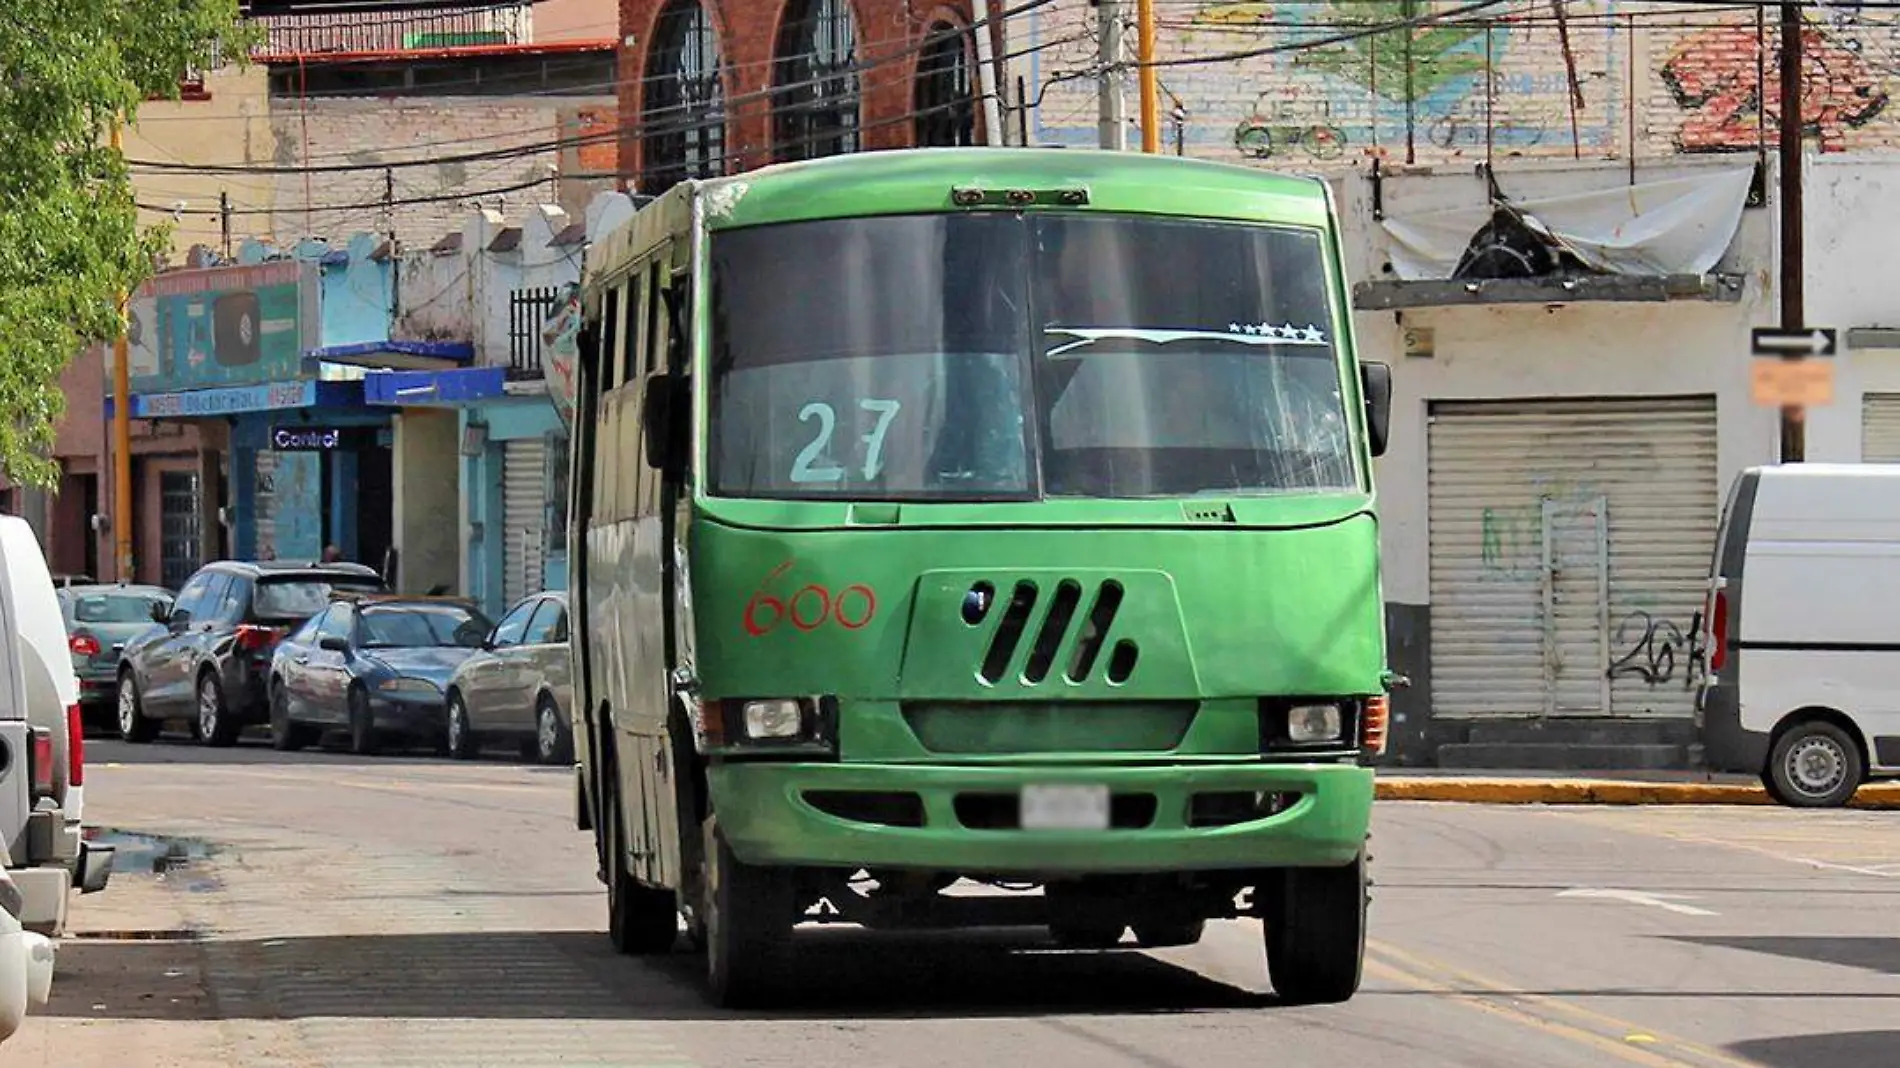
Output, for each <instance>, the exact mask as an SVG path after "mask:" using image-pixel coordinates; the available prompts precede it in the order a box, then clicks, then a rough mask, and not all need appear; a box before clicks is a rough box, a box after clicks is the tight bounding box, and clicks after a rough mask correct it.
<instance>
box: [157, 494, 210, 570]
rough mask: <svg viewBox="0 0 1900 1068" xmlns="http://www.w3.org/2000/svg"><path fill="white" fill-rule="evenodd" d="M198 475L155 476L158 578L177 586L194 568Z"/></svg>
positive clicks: (196, 566)
mask: <svg viewBox="0 0 1900 1068" xmlns="http://www.w3.org/2000/svg"><path fill="white" fill-rule="evenodd" d="M199 522H200V521H199V507H198V476H197V474H196V473H194V472H190V471H165V472H162V473H160V475H159V478H158V523H159V544H158V561H159V564H158V569H159V581H160V582H162V583H164V584H165V586H166V587H167V588H169V589H174V590H175V589H178V588H179V587H180V586H183V585H184V584H185V580H186V579H189V578H190V577H191V574H192V572H194V571H196V570H198V566H199V564H200V562H201V561H200V560H199V558H198V557H199V540H198V536H199Z"/></svg>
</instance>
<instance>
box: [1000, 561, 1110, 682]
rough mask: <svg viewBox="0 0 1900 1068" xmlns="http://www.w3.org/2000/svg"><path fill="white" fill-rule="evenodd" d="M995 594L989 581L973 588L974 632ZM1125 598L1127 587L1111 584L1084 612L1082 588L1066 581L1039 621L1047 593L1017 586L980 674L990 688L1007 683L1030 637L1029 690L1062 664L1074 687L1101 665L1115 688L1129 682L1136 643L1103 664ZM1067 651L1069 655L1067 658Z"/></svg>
mask: <svg viewBox="0 0 1900 1068" xmlns="http://www.w3.org/2000/svg"><path fill="white" fill-rule="evenodd" d="M996 592H997V591H996V587H994V586H992V585H991V584H989V583H988V582H979V583H977V584H976V585H974V586H972V587H970V591H969V593H968V594H966V595H965V596H964V599H963V621H964V622H965V623H967V624H969V625H970V626H973V627H974V626H977V625H979V624H980V623H982V622H983V620H984V619H985V618H987V617H988V615H989V610H990V607H991V605H992V604H993V603H994V601H995V600H996ZM1122 597H1123V590H1122V584H1121V583H1119V582H1116V581H1115V580H1114V579H1108V580H1107V581H1105V582H1103V583H1102V584H1101V585H1100V586H1097V587H1096V588H1095V590H1094V592H1093V594H1092V595H1091V596H1090V598H1089V601H1088V608H1087V610H1086V611H1082V610H1081V609H1082V602H1083V591H1082V584H1081V583H1079V582H1077V581H1075V580H1074V579H1063V580H1062V581H1061V582H1058V583H1056V587H1055V591H1054V592H1053V593H1052V594H1050V595H1049V597H1048V599H1047V606H1046V609H1045V611H1043V613H1042V614H1041V616H1040V617H1037V615H1036V608H1037V606H1038V604H1039V603H1042V602H1043V596H1042V590H1040V589H1039V588H1038V587H1037V586H1036V584H1035V583H1034V582H1031V581H1029V580H1027V579H1024V580H1022V581H1019V582H1017V583H1016V585H1015V586H1014V587H1013V588H1012V589H1011V590H1010V594H1009V600H1008V602H1007V603H1006V604H1005V605H1004V607H1003V618H1002V620H1001V621H1000V622H999V623H998V624H997V626H996V633H995V634H994V635H993V636H991V638H990V644H989V647H988V649H986V650H985V651H984V654H983V663H982V666H981V667H980V668H979V669H978V672H977V673H978V675H979V676H980V677H981V678H982V679H983V681H984V682H986V683H988V684H990V685H991V686H994V685H996V684H997V683H999V682H1001V681H1003V676H1004V675H1006V674H1008V672H1009V667H1010V664H1012V663H1013V662H1015V660H1016V657H1017V654H1018V653H1019V652H1020V651H1021V650H1022V644H1023V640H1024V638H1026V637H1029V639H1030V646H1029V655H1028V657H1027V659H1026V661H1025V662H1024V664H1023V672H1022V681H1023V683H1024V685H1028V686H1038V685H1041V684H1042V683H1043V682H1044V681H1045V680H1046V679H1048V677H1049V673H1050V672H1051V671H1053V670H1055V668H1056V665H1057V663H1058V662H1060V663H1061V664H1062V674H1063V677H1064V678H1066V679H1067V680H1068V681H1069V682H1071V683H1081V682H1086V681H1087V680H1088V679H1089V678H1090V677H1091V676H1092V675H1093V674H1094V673H1095V670H1096V668H1097V666H1098V665H1100V666H1101V668H1102V672H1103V674H1104V675H1105V677H1106V678H1107V679H1108V681H1109V682H1110V683H1111V684H1113V685H1117V686H1119V685H1121V684H1122V683H1125V682H1127V681H1128V679H1129V677H1130V676H1131V675H1133V674H1134V672H1135V661H1136V659H1137V658H1138V657H1139V656H1140V650H1139V649H1138V648H1137V647H1136V645H1135V643H1134V641H1133V640H1131V639H1128V638H1122V639H1120V640H1118V641H1116V642H1115V643H1114V646H1113V647H1112V648H1110V649H1108V655H1107V657H1106V660H1107V662H1106V664H1103V663H1102V661H1103V659H1104V658H1103V655H1102V653H1103V648H1104V646H1106V645H1108V634H1109V629H1110V628H1111V627H1113V626H1114V624H1115V616H1116V613H1117V612H1119V611H1120V610H1121V605H1122ZM1038 618H1039V625H1037V626H1036V627H1035V628H1034V636H1033V637H1030V631H1031V626H1030V624H1031V622H1032V620H1037V619H1038ZM1071 635H1073V637H1071ZM1065 650H1066V651H1067V655H1066V656H1065V655H1063V654H1064V651H1065Z"/></svg>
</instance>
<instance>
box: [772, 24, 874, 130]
mask: <svg viewBox="0 0 1900 1068" xmlns="http://www.w3.org/2000/svg"><path fill="white" fill-rule="evenodd" d="M856 36H857V32H856V26H855V25H854V24H853V20H852V18H851V7H850V4H849V0H800V2H798V3H795V4H794V5H793V7H792V8H791V10H790V12H789V14H788V15H787V17H786V19H785V24H784V28H783V29H782V30H780V31H779V47H778V64H777V66H778V72H777V73H778V77H777V79H776V80H777V83H778V87H779V91H778V99H777V101H776V102H775V104H774V108H773V110H774V112H775V115H774V123H773V126H774V130H775V133H776V140H777V144H776V145H775V146H774V148H775V151H776V153H777V155H778V158H779V159H781V160H798V159H816V158H818V157H820V156H835V155H839V154H841V153H845V152H856V151H857V150H858V103H859V87H858V74H857V48H856V45H855V39H856Z"/></svg>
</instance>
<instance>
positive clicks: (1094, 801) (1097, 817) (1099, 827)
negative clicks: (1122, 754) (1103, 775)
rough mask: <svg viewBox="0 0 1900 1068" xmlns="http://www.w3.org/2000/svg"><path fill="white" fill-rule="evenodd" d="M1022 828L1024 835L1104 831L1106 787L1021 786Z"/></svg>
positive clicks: (1106, 806) (1106, 822)
mask: <svg viewBox="0 0 1900 1068" xmlns="http://www.w3.org/2000/svg"><path fill="white" fill-rule="evenodd" d="M1022 827H1023V830H1025V831H1105V830H1107V829H1108V787H1106V786H1071V785H1060V786H1054V785H1051V786H1025V787H1023V796H1022Z"/></svg>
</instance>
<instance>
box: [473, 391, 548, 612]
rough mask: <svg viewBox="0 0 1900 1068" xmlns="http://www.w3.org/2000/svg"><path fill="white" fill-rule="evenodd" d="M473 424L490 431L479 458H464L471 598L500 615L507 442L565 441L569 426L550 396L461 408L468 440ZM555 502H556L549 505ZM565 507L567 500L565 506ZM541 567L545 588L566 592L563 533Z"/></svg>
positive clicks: (500, 399) (502, 605) (490, 401)
mask: <svg viewBox="0 0 1900 1068" xmlns="http://www.w3.org/2000/svg"><path fill="white" fill-rule="evenodd" d="M471 425H473V426H481V427H485V428H486V431H485V433H486V440H485V442H484V444H483V446H482V449H481V453H480V455H478V456H464V457H463V458H462V485H463V486H464V487H466V489H467V492H466V494H465V500H466V503H467V508H468V514H467V515H466V516H464V517H463V518H464V520H465V522H466V524H467V526H466V528H465V529H467V530H468V532H469V534H468V581H469V590H468V594H469V596H471V597H474V598H476V599H477V600H479V601H480V602H481V604H482V609H483V611H486V612H490V613H497V614H498V613H500V612H502V611H504V610H506V609H507V607H508V606H507V605H506V604H505V603H504V599H503V567H504V561H505V559H506V555H507V554H506V547H505V546H504V545H503V543H502V530H503V522H502V520H503V508H502V469H503V459H502V457H503V451H504V447H505V443H506V442H509V441H519V440H523V439H531V438H546V437H547V436H548V435H556V436H559V437H565V436H566V434H567V430H566V428H565V427H564V426H563V425H562V424H561V419H560V417H559V416H558V415H557V414H555V411H554V405H553V404H552V403H550V402H549V400H548V399H547V397H545V396H538V397H497V398H492V399H488V400H483V401H479V402H476V403H473V404H470V405H468V406H466V407H464V408H463V409H462V436H463V438H464V440H466V439H467V438H468V437H469V429H470V427H471ZM550 503H554V502H550ZM560 506H561V507H562V508H563V509H564V508H565V502H560ZM551 542H552V543H551V544H549V545H548V546H547V556H546V558H545V561H544V562H543V564H542V583H541V584H542V586H543V587H544V588H546V589H550V590H565V589H567V544H566V538H565V536H562V535H558V534H556V535H553V536H552V537H551Z"/></svg>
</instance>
